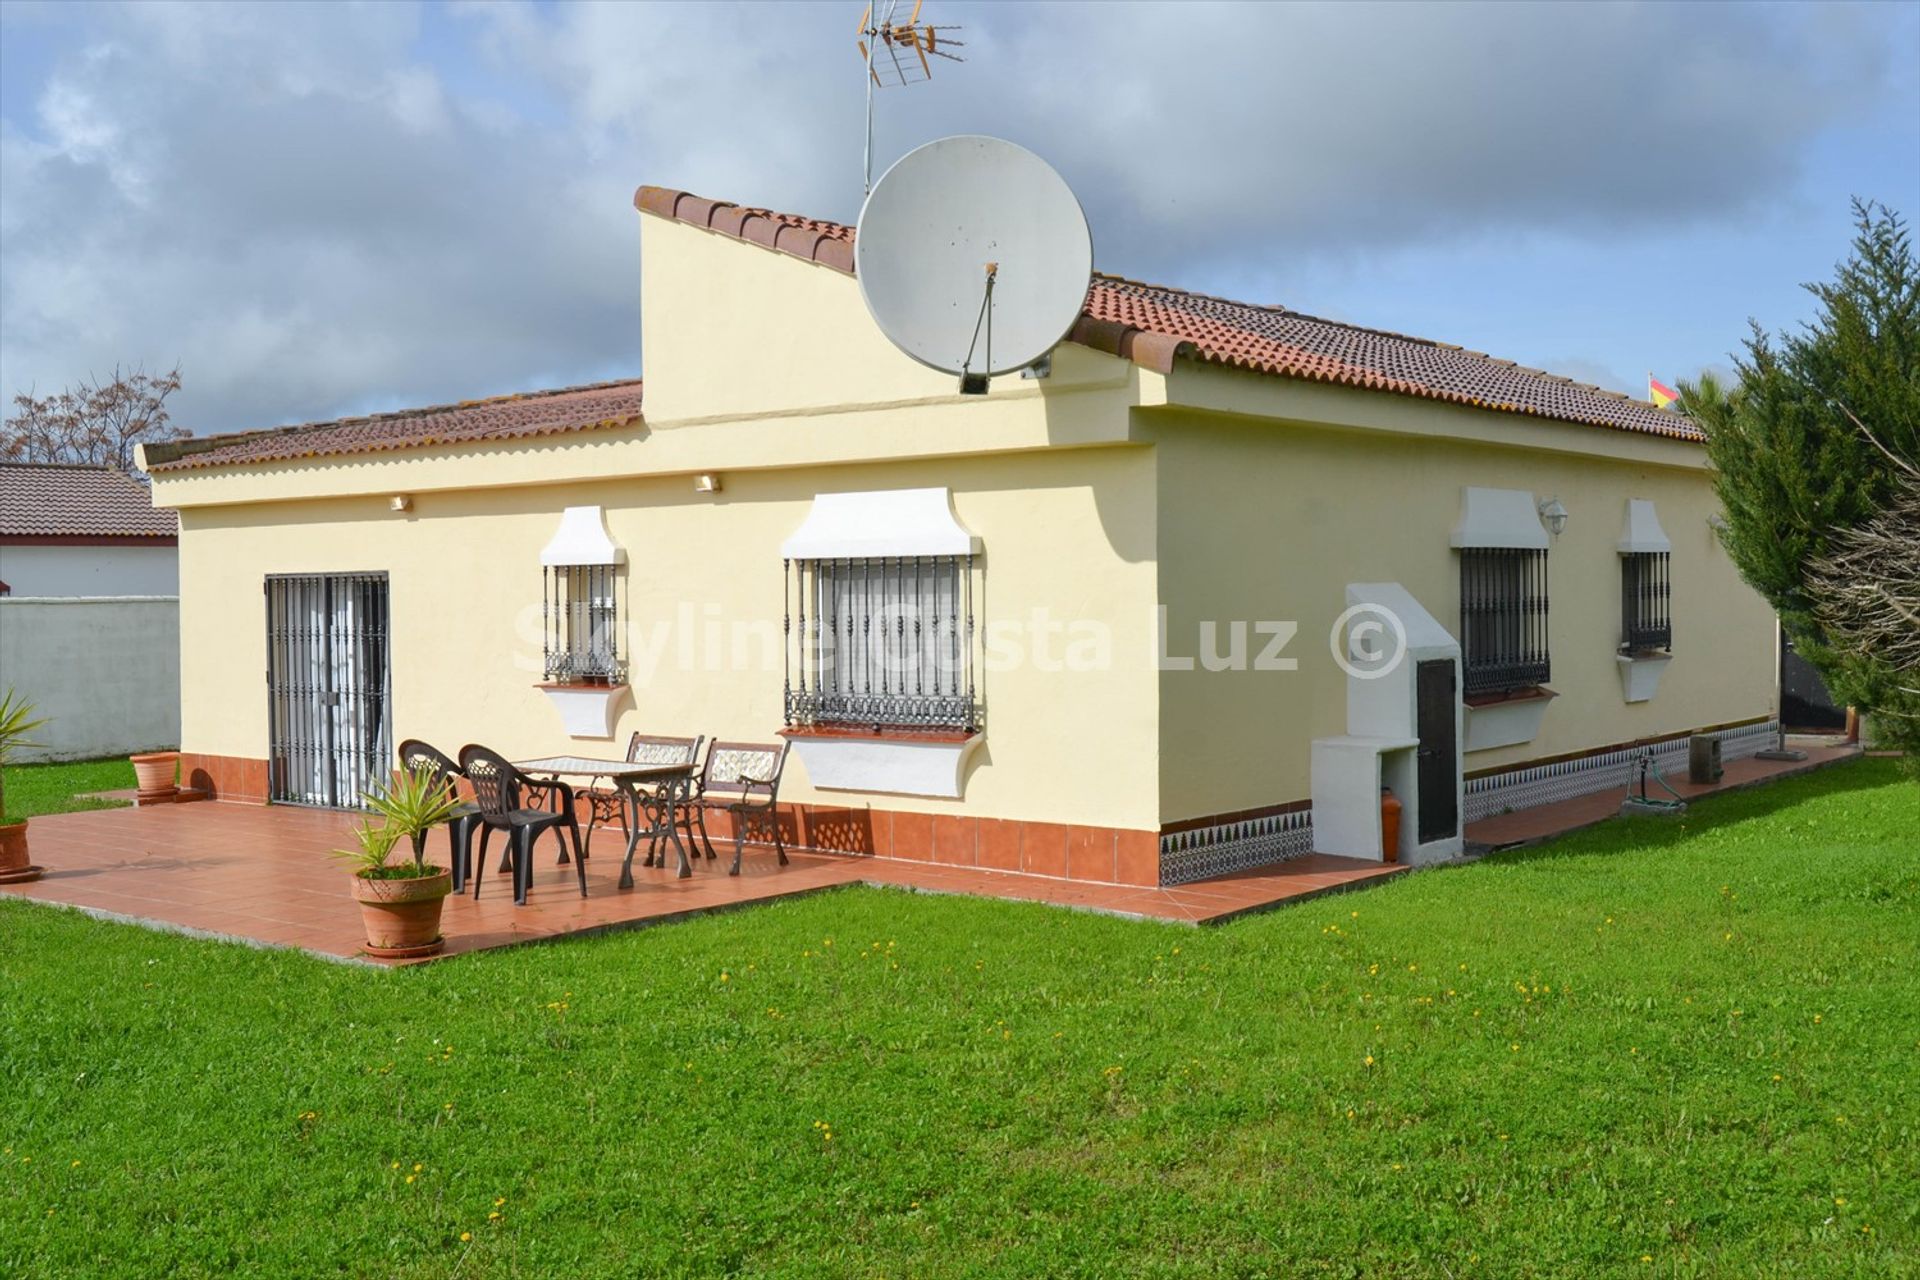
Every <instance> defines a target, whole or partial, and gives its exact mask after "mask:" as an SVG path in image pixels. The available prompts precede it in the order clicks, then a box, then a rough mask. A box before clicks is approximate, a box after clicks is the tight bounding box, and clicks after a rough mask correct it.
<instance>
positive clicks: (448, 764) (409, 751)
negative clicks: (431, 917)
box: [400, 738, 480, 893]
mask: <svg viewBox="0 0 1920 1280" xmlns="http://www.w3.org/2000/svg"><path fill="white" fill-rule="evenodd" d="M400 767H401V768H402V769H405V770H406V771H407V772H409V773H411V772H413V771H414V770H415V769H419V768H422V767H425V768H430V769H432V770H433V771H434V773H435V774H436V775H437V776H438V777H439V779H440V781H441V782H443V783H444V784H446V787H447V790H449V791H451V792H452V793H453V794H454V796H455V797H456V798H457V797H458V796H459V794H460V788H459V785H458V782H459V779H460V778H461V777H462V776H463V775H462V773H461V770H460V762H459V761H457V760H455V759H454V758H453V757H452V756H450V755H448V754H446V753H445V752H444V751H440V750H437V749H435V748H434V747H431V746H429V745H428V744H426V743H424V742H422V741H420V739H418V738H408V739H407V740H406V741H405V742H403V743H401V744H400ZM479 825H480V806H479V805H477V804H469V803H467V802H465V801H462V802H461V803H460V806H459V807H458V808H457V809H455V810H454V811H453V813H452V815H451V816H449V817H448V818H447V849H448V851H449V854H450V861H451V862H452V864H453V865H452V867H451V868H450V870H451V871H452V872H453V891H454V892H455V893H459V892H460V891H461V890H462V889H465V888H466V887H467V875H468V868H469V867H470V866H471V864H472V861H473V832H474V828H475V827H478V826H479Z"/></svg>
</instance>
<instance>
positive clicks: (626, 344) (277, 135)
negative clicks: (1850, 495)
mask: <svg viewBox="0 0 1920 1280" xmlns="http://www.w3.org/2000/svg"><path fill="white" fill-rule="evenodd" d="M883 3H884V0H883ZM860 8H861V3H860V2H859V0H843V2H838V3H833V4H827V5H811V4H799V3H792V4H778V5H728V4H719V3H713V4H699V5H678V4H655V5H641V4H586V5H569V4H552V3H534V4H480V3H428V4H419V5H415V4H407V3H377V4H368V5H344V4H328V5H304V4H297V3H276V4H268V5H248V4H243V3H223V4H215V5H191V4H186V5H176V4H169V3H158V2H152V0H149V2H146V3H136V4H129V5H119V4H108V3H93V4H41V3H35V2H33V0H0V396H4V398H5V399H7V400H9V401H10V400H11V398H12V397H13V396H14V395H16V394H19V393H24V392H38V393H41V394H45V393H47V392H50V391H54V390H57V389H59V388H61V387H63V386H65V385H68V384H70V383H72V382H75V381H77V380H79V379H81V378H84V377H86V376H88V375H90V374H101V373H106V372H109V371H110V370H111V369H113V368H114V367H115V366H116V365H119V366H124V367H133V366H144V367H145V368H147V369H148V370H149V371H153V370H159V369H166V368H170V367H172V366H173V365H174V364H176V363H177V364H178V365H179V366H180V367H181V371H182V375H183V378H184V381H185V385H184V388H183V389H182V390H181V391H180V392H179V393H178V395H176V396H175V398H174V399H173V401H172V402H171V407H172V408H173V411H174V418H175V421H177V422H179V423H181V424H182V425H185V426H187V427H189V428H191V429H193V430H195V431H197V432H200V433H203V434H204V433H207V432H215V431H230V430H242V429H247V428H253V427H265V426H275V425H279V424H282V423H288V422H300V421H310V420H316V419H325V418H331V417H336V416H340V415H344V414H352V413H361V412H369V411H379V410H388V409H396V408H403V407H407V406H410V405H423V404H434V403H445V402H448V401H455V400H464V399H475V398H479V397H482V396H487V395H495V394H503V393H507V392H512V391H520V390H528V389H533V388H538V387H550V386H564V385H570V384H575V383H580V382H589V381H596V380H601V379H608V378H624V377H633V376H635V375H638V374H641V373H643V372H644V360H643V352H642V333H641V325H640V315H639V281H640V271H641V263H640V251H639V235H638V228H637V218H638V216H639V215H637V214H636V213H635V212H634V209H633V205H632V197H633V191H634V188H635V187H636V186H638V185H639V184H641V183H653V184H655V185H660V186H668V187H677V188H681V189H684V190H689V191H693V192H696V193H699V194H701V195H706V196H712V197H716V198H720V199H725V200H730V201H733V202H736V203H740V204H749V205H763V206H768V207H772V208H776V209H782V210H787V211H790V212H796V213H803V214H808V215H811V216H814V217H824V218H832V219H838V220H841V221H846V222H853V221H855V220H856V219H857V218H858V216H859V211H860V202H861V194H862V182H861V166H862V156H861V152H862V138H863V133H862V113H863V110H864V102H865V97H864V92H863V80H862V76H863V67H862V65H861V63H860V59H859V54H858V52H857V50H856V48H855V41H856V36H855V29H856V26H857V23H858V19H859V16H860ZM925 17H926V18H927V19H928V20H932V21H938V22H942V23H955V24H958V25H959V26H960V27H961V28H962V30H960V31H958V32H955V33H954V35H955V36H956V37H957V38H958V39H960V40H963V41H964V42H965V48H964V49H961V50H959V52H961V53H962V54H963V55H964V57H965V58H966V61H965V62H964V63H960V64H946V63H942V64H939V65H937V67H936V73H935V77H934V79H933V80H932V81H931V82H929V83H924V84H917V85H913V86H909V87H905V88H888V89H886V90H884V91H882V92H881V93H880V94H879V95H878V96H877V99H876V108H877V111H876V114H877V127H876V136H875V149H876V155H877V162H876V172H879V171H882V170H884V168H885V166H886V164H887V163H889V162H891V161H892V160H894V159H897V158H898V157H899V156H900V155H902V154H904V153H905V152H907V151H909V150H911V149H912V148H913V147H914V146H917V145H918V144H920V143H922V142H925V141H928V140H931V139H933V138H936V137H940V136H943V135H946V134H953V133H988V134H997V135H999V136H1002V137H1006V138H1009V139H1012V140H1013V141H1015V142H1018V143H1021V144H1022V145H1024V146H1027V147H1029V148H1031V149H1033V150H1035V151H1037V152H1038V153H1039V154H1040V155H1041V156H1043V157H1044V158H1046V159H1047V160H1048V161H1049V162H1051V163H1052V164H1053V165H1054V167H1055V168H1057V169H1058V170H1060V172H1061V173H1062V174H1063V175H1064V176H1065V178H1066V179H1067V181H1068V182H1069V183H1070V184H1071V185H1072V186H1073V187H1074V189H1075V191H1076V193H1077V194H1078V195H1079V197H1080V200H1081V203H1082V205H1083V206H1084V207H1085V208H1086V211H1087V215H1088V220H1089V222H1090V224H1091V226H1092V229H1093V236H1094V257H1095V265H1096V267H1097V268H1098V269H1100V270H1102V271H1109V272H1114V273H1116V274H1120V275H1125V276H1130V277H1132V278H1135V279H1142V280H1150V281H1153V282H1155V283H1160V284H1170V285H1177V286H1181V287H1184V288H1189V289H1194V290H1197V291H1200V292H1206V293H1214V294H1219V295H1223V296H1227V297H1233V298H1238V299H1242V300H1246V301H1251V302H1261V303H1269V304H1278V305H1281V306H1286V307H1290V308H1293V309H1296V310H1299V311H1303V312H1307V313H1310V314H1314V315H1319V316H1326V317H1330V318H1334V319H1339V320H1346V321H1351V322H1354V323H1359V324H1365V325H1369V326H1373V327H1377V328H1383V329H1391V330H1395V331H1398V332H1402V333H1411V334H1416V335H1419V336H1422V337H1428V338H1437V339H1441V340H1444V341H1447V342H1452V343H1457V344H1459V345H1462V346H1466V347H1469V348H1472V349H1474V350H1479V351H1485V352H1488V353H1491V354H1493V355H1496V356H1500V357H1502V358H1504V359H1510V360H1515V361H1518V362H1520V363H1522V364H1526V365H1532V366H1535V367H1540V368H1545V369H1549V370H1552V371H1554V372H1556V373H1561V374H1564V375H1567V376H1570V377H1574V378H1577V379H1580V380H1582V381H1589V382H1595V383H1598V384H1600V385H1602V386H1606V387H1610V388H1613V389H1615V390H1622V391H1627V392H1630V393H1633V394H1635V395H1644V394H1645V391H1646V381H1645V379H1646V374H1647V373H1648V372H1653V373H1655V374H1656V375H1657V376H1659V377H1661V378H1662V379H1663V380H1664V381H1667V382H1669V383H1671V382H1672V381H1674V380H1675V379H1679V378H1689V377H1692V376H1694V375H1695V374H1697V373H1698V372H1699V371H1701V370H1702V369H1708V368H1715V369H1724V368H1726V367H1727V364H1728V354H1729V352H1731V351H1733V350H1735V349H1736V348H1737V347H1738V345H1739V342H1740V340H1741V338H1742V337H1743V336H1744V335H1745V333H1746V331H1747V324H1748V320H1749V318H1752V319H1754V320H1757V321H1759V322H1760V323H1761V324H1763V325H1765V326H1767V327H1768V328H1776V329H1777V328H1783V327H1792V326H1794V325H1797V324H1798V323H1801V322H1803V321H1804V320H1805V319H1807V318H1808V316H1809V313H1810V308H1809V299H1808V298H1807V296H1806V294H1805V293H1804V291H1802V290H1801V288H1800V285H1801V283H1802V282H1804V281H1808V280H1815V279H1821V278H1825V277H1826V276H1828V275H1829V274H1830V273H1831V271H1832V268H1833V264H1834V263H1835V262H1836V261H1837V260H1839V259H1840V258H1841V257H1842V256H1844V254H1845V252H1846V249H1847V242H1848V239H1849V237H1850V235H1851V230H1852V228H1851V213H1850V210H1849V204H1848V202H1849V198H1850V197H1853V196H1861V197H1867V198H1871V199H1876V200H1879V201H1882V202H1884V203H1886V204H1887V205H1889V206H1891V207H1893V208H1894V209H1896V210H1898V211H1900V212H1901V213H1903V214H1905V215H1906V216H1908V217H1914V216H1916V215H1920V3H1894V2H1889V3H1869V4H1861V5H1849V4H1837V3H1836V4H1818V5H1804V6H1803V5H1792V4H1771V5H1752V6H1744V5H1736V4H1717V5H1691V4H1672V5H1641V4H1591V5H1573V4H1548V3H1538V4H1525V5H1522V4H1501V5H1476V4H1466V5H1446V4H1424V5H1413V4H1400V5H1370V4H1339V5H1324V6H1323V5H1317V4H1285V5H1281V4H1272V5H1255V4H1242V5H1230V4H1229V5H1203V4H1198V3H1167V2H1162V3H1153V4H1122V3H1105V4H1097V5H1080V4H1013V3H1001V4H967V3H961V2H959V0H948V2H947V3H942V0H927V3H926V10H925ZM671 322H672V321H671V317H654V323H656V324H665V323H671Z"/></svg>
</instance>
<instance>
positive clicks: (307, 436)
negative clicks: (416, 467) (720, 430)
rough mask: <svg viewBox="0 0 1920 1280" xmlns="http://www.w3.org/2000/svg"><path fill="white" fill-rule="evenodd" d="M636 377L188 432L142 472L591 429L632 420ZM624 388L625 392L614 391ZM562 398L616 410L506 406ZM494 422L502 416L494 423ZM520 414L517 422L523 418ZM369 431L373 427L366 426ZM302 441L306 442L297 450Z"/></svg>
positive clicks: (153, 453)
mask: <svg viewBox="0 0 1920 1280" xmlns="http://www.w3.org/2000/svg"><path fill="white" fill-rule="evenodd" d="M641 386H642V380H641V379H639V378H625V379H619V380H615V381H611V382H588V383H581V384H579V385H576V386H570V387H547V388H541V389H539V390H534V391H515V392H509V393H507V394H505V395H498V396H488V397H485V398H483V399H479V400H459V401H454V402H452V403H447V404H434V405H422V406H420V407H418V408H411V409H388V410H382V411H381V412H379V413H367V414H355V415H351V416H348V417H344V418H332V419H327V420H323V421H315V422H301V423H294V424H290V425H287V426H281V427H263V428H258V429H255V430H251V431H235V432H229V433H225V434H221V435H212V436H194V437H190V438H188V439H186V440H181V441H177V442H172V443H168V444H163V445H150V446H148V448H147V464H148V470H150V471H154V472H165V471H173V470H184V469H188V468H193V467H209V466H220V465H226V464H230V463H239V462H270V461H284V460H286V459H289V458H301V457H320V456H331V455H335V454H346V453H374V452H381V451H385V450H390V449H401V448H413V447H421V446H426V445H434V444H458V443H464V442H467V441H472V440H485V439H512V438H517V437H524V436H536V435H552V434H555V433H556V432H561V431H583V430H589V429H591V428H594V427H608V426H622V425H626V424H629V423H632V422H636V421H639V420H640V418H641V412H640V400H641V397H640V389H641ZM628 391H631V392H633V393H634V394H633V395H632V396H631V397H626V396H623V395H622V394H621V393H624V392H628ZM569 398H574V399H580V400H587V401H590V402H591V403H592V404H593V405H594V406H595V408H596V409H599V408H601V407H603V406H602V405H601V402H602V401H603V400H604V401H611V402H613V403H614V404H615V405H616V406H617V408H618V411H617V412H615V413H612V414H601V415H600V416H588V415H572V416H570V417H567V418H565V419H564V420H561V421H556V422H542V421H539V420H538V419H537V418H535V417H534V416H533V415H531V414H528V413H521V414H518V415H516V414H513V413H512V412H511V411H513V410H516V409H519V410H528V409H536V410H537V409H540V408H545V407H548V406H552V405H555V404H558V403H563V402H567V401H568V400H569ZM496 419H502V420H496ZM523 419H524V420H523ZM438 420H446V422H447V424H448V425H447V426H446V427H445V429H444V430H439V431H435V430H433V429H432V428H431V427H428V428H427V429H426V430H414V431H404V430H396V431H387V432H382V431H380V430H378V428H381V427H394V428H404V427H407V426H414V427H422V426H426V425H427V424H428V423H429V422H431V421H438ZM369 428H373V429H374V430H371V431H369ZM303 445H305V446H308V447H302V446H303Z"/></svg>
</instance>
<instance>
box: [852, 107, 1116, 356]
mask: <svg viewBox="0 0 1920 1280" xmlns="http://www.w3.org/2000/svg"><path fill="white" fill-rule="evenodd" d="M853 260H854V271H855V274H856V275H857V276H858V277H859V280H860V293H861V296H862V297H863V298H865V299H866V303H867V310H868V311H869V312H870V313H871V314H872V315H873V319H874V323H875V324H877V325H879V326H880V331H881V332H882V333H884V334H886V335H887V337H888V338H889V339H891V340H892V342H893V345H895V346H896V347H899V348H900V349H901V350H902V351H904V352H906V353H907V354H908V355H910V356H912V357H913V358H914V359H915V360H918V361H919V362H920V363H921V364H924V365H926V366H927V367H928V368H932V369H939V370H941V371H942V372H944V373H954V374H959V375H961V387H960V389H961V390H962V391H963V392H970V393H975V394H977V393H980V392H984V391H985V390H986V379H987V377H989V376H991V375H993V374H998V373H1011V372H1013V371H1014V370H1016V369H1024V368H1026V367H1027V366H1028V365H1031V364H1033V363H1035V362H1036V361H1038V360H1040V359H1041V358H1042V357H1044V356H1045V355H1046V354H1047V353H1048V352H1050V351H1052V350H1053V348H1054V346H1055V345H1056V344H1057V343H1059V342H1060V340H1061V339H1062V338H1065V337H1066V336H1067V333H1068V331H1070V330H1071V329H1072V328H1073V325H1074V322H1075V321H1076V320H1078V319H1079V318H1080V311H1081V308H1082V307H1083V306H1084V305H1085V304H1086V299H1087V285H1088V282H1089V280H1090V279H1091V277H1092V275H1093V238H1092V237H1091V236H1090V235H1089V234H1088V232H1087V216H1086V214H1084V213H1082V212H1081V210H1080V202H1079V201H1078V200H1076V199H1074V196H1073V192H1072V190H1071V189H1069V188H1068V186H1067V184H1066V182H1065V181H1064V180H1062V178H1061V177H1060V175H1059V174H1057V173H1055V172H1054V171H1053V170H1052V168H1050V167H1049V166H1048V165H1047V162H1046V161H1044V160H1042V159H1041V158H1040V157H1039V156H1036V155H1034V154H1033V152H1031V151H1028V150H1027V149H1026V148H1024V147H1017V146H1015V145H1014V144H1013V143H1011V142H1003V141H1001V140H1000V139H999V138H984V137H979V136H974V135H967V136H962V137H957V138H941V139H940V140H939V141H937V142H929V143H927V144H926V145H925V146H923V147H920V148H918V149H917V150H914V151H910V152H908V153H907V154H906V155H905V156H902V157H901V158H900V159H899V161H897V162H896V163H895V164H894V166H893V167H892V168H891V169H889V170H887V172H886V173H885V174H884V175H882V177H881V179H880V181H879V183H878V184H877V185H876V186H875V187H874V189H873V194H871V195H869V196H868V197H867V203H866V205H865V207H863V208H862V209H861V210H860V226H859V230H858V233H857V234H856V236H855V237H854V242H853Z"/></svg>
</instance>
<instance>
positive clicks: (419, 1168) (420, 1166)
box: [413, 1164, 427, 1173]
mask: <svg viewBox="0 0 1920 1280" xmlns="http://www.w3.org/2000/svg"><path fill="white" fill-rule="evenodd" d="M426 1167H427V1166H425V1165H423V1164H417V1165H415V1166H413V1171H414V1172H415V1173H419V1172H421V1171H422V1170H424V1169H425V1168H426Z"/></svg>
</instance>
